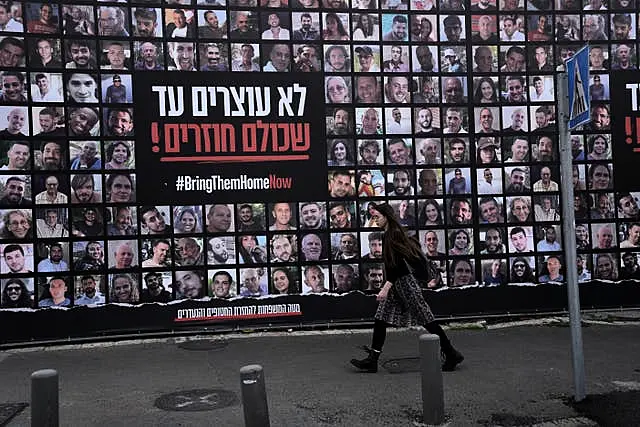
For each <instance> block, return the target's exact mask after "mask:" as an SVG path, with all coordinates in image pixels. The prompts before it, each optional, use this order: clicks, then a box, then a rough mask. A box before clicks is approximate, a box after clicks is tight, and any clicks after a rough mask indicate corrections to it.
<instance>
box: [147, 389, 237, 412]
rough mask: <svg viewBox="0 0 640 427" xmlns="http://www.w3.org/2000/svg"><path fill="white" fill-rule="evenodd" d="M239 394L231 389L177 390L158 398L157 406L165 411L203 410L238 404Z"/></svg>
mask: <svg viewBox="0 0 640 427" xmlns="http://www.w3.org/2000/svg"><path fill="white" fill-rule="evenodd" d="M239 403H240V401H239V400H238V396H237V395H236V394H235V393H234V392H232V391H229V390H222V389H215V388H211V389H209V388H205V389H195V390H183V391H176V392H174V393H169V394H164V395H162V396H160V397H159V398H157V399H156V401H155V406H156V408H159V409H162V410H164V411H178V412H202V411H213V410H215V409H221V408H226V407H228V406H235V405H238V404H239Z"/></svg>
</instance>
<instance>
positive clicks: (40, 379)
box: [31, 369, 59, 427]
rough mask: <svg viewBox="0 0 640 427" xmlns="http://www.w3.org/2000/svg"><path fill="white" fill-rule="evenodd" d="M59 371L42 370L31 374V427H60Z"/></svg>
mask: <svg viewBox="0 0 640 427" xmlns="http://www.w3.org/2000/svg"><path fill="white" fill-rule="evenodd" d="M58 404H59V402H58V371H56V370H54V369H42V370H40V371H35V372H34V373H33V374H31V426H32V427H58V424H59V418H58Z"/></svg>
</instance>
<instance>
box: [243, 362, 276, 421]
mask: <svg viewBox="0 0 640 427" xmlns="http://www.w3.org/2000/svg"><path fill="white" fill-rule="evenodd" d="M240 386H241V390H242V407H243V410H244V425H245V426H246V427H270V425H271V424H270V423H269V406H268V405H267V393H266V391H265V387H264V371H263V369H262V366H260V365H247V366H243V367H242V368H240Z"/></svg>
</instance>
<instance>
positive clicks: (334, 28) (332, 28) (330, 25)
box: [325, 17, 338, 34]
mask: <svg viewBox="0 0 640 427" xmlns="http://www.w3.org/2000/svg"><path fill="white" fill-rule="evenodd" d="M326 22H327V25H326V27H325V29H326V30H327V32H328V33H330V34H336V33H337V32H338V23H337V22H336V20H335V19H334V18H332V17H327V19H326Z"/></svg>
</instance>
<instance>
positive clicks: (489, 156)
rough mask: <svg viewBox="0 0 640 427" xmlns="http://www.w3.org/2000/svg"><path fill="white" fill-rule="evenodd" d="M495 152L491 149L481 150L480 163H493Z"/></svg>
mask: <svg viewBox="0 0 640 427" xmlns="http://www.w3.org/2000/svg"><path fill="white" fill-rule="evenodd" d="M494 155H495V151H494V150H493V148H491V147H486V148H483V149H482V150H480V161H481V162H482V163H491V162H492V161H493V158H494Z"/></svg>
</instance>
